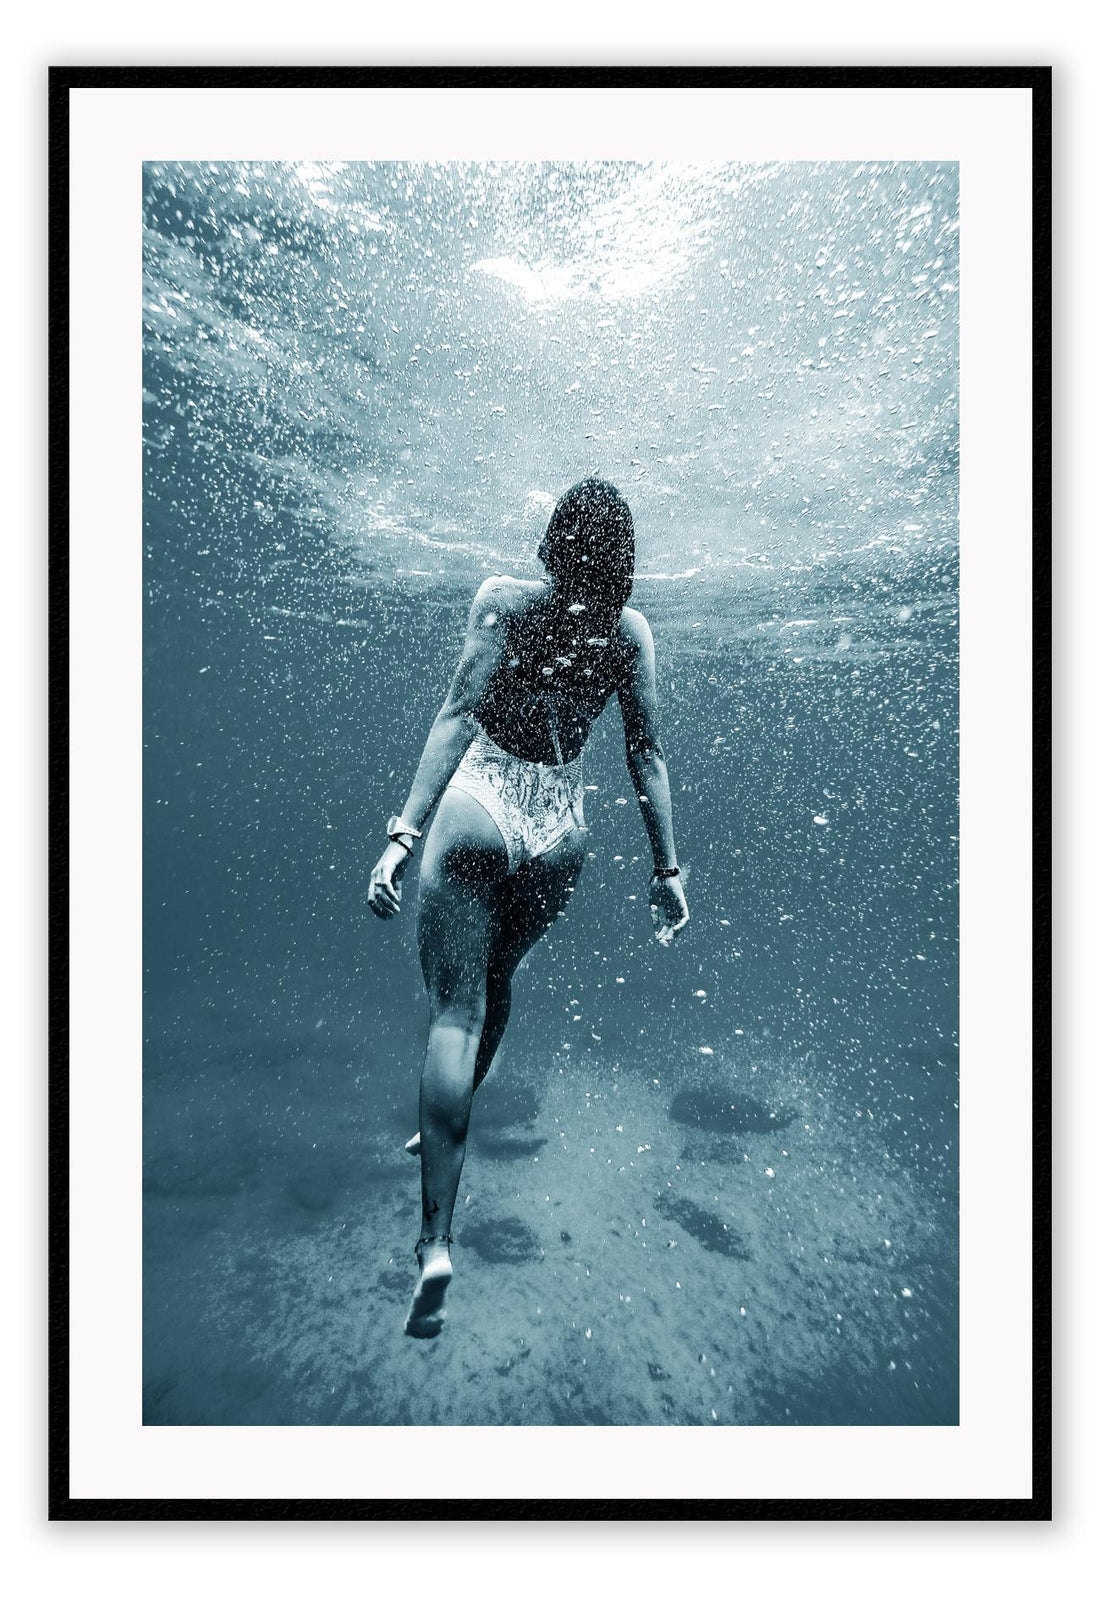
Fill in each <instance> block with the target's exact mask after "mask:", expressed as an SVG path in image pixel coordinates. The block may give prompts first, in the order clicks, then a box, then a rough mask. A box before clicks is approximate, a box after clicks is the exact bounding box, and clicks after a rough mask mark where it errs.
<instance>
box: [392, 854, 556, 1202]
mask: <svg viewBox="0 0 1100 1613" xmlns="http://www.w3.org/2000/svg"><path fill="white" fill-rule="evenodd" d="M584 850H585V836H584V834H583V833H574V834H571V835H568V836H567V837H566V839H565V840H563V841H561V842H560V843H559V844H558V845H557V846H555V847H554V849H553V850H552V851H548V852H545V853H544V854H543V856H541V857H536V858H535V859H534V861H533V862H529V863H525V864H524V865H523V867H522V868H520V869H519V870H518V871H517V872H516V873H515V874H512V875H510V876H509V877H508V878H506V879H502V880H501V882H500V885H499V887H498V888H497V891H496V897H495V903H494V918H493V926H492V935H491V938H490V943H489V954H488V961H487V964H486V970H485V995H484V1018H483V1022H482V1027H481V1035H480V1037H479V1039H478V1046H477V1054H476V1057H475V1060H474V1077H473V1085H472V1087H471V1096H472V1095H473V1093H474V1092H476V1091H477V1089H478V1087H479V1086H480V1085H481V1083H482V1082H483V1081H484V1079H485V1077H486V1076H487V1075H488V1073H489V1071H490V1069H491V1067H492V1063H493V1059H494V1058H495V1056H496V1051H497V1048H498V1047H499V1046H500V1042H501V1038H502V1037H503V1035H504V1032H505V1030H506V1028H507V1025H508V1015H509V1013H510V1012H511V1007H512V975H513V974H514V972H515V969H516V966H517V965H518V963H519V962H520V960H521V958H523V957H524V955H525V954H526V953H527V952H529V951H530V950H531V948H532V947H533V946H534V945H535V943H536V941H539V940H541V938H542V937H543V936H544V935H545V934H546V931H547V930H548V929H549V928H550V925H551V924H552V923H553V922H554V920H555V919H556V918H557V917H559V915H560V914H561V913H563V912H564V911H565V906H566V903H567V902H568V901H569V898H570V896H571V895H572V894H573V890H574V888H575V886H576V883H577V880H578V878H579V877H580V871H581V868H582V867H583V866H584ZM421 888H422V889H423V886H422V887H421ZM429 990H430V988H429ZM468 1123H469V1114H468V1110H467V1124H468ZM405 1147H406V1149H407V1150H408V1151H409V1153H411V1154H414V1155H415V1154H419V1153H420V1151H421V1132H419V1131H418V1132H417V1133H416V1135H415V1137H410V1138H409V1140H408V1142H407V1143H406V1144H405ZM456 1191H457V1180H456Z"/></svg>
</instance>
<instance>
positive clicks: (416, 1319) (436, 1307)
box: [405, 1238, 454, 1339]
mask: <svg viewBox="0 0 1100 1613" xmlns="http://www.w3.org/2000/svg"><path fill="white" fill-rule="evenodd" d="M416 1252H417V1256H418V1258H419V1260H420V1275H419V1276H418V1277H417V1279H416V1287H415V1288H414V1289H413V1297H412V1304H411V1305H410V1306H409V1314H408V1316H406V1318H405V1332H406V1333H408V1334H409V1335H410V1336H411V1337H412V1338H414V1339H434V1338H435V1337H436V1335H437V1334H438V1333H439V1332H440V1331H441V1330H442V1327H443V1323H444V1322H445V1321H446V1319H447V1312H446V1309H445V1301H446V1298H447V1289H448V1287H449V1286H450V1281H451V1278H452V1276H453V1275H454V1269H453V1267H452V1265H451V1240H450V1238H440V1239H438V1240H436V1239H432V1240H431V1241H430V1242H423V1241H422V1242H420V1243H418V1244H417V1246H416Z"/></svg>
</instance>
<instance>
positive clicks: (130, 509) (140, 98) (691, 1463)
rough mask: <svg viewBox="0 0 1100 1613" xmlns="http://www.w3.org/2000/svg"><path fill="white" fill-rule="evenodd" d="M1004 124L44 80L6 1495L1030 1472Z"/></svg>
mask: <svg viewBox="0 0 1100 1613" xmlns="http://www.w3.org/2000/svg"><path fill="white" fill-rule="evenodd" d="M1050 116H1051V101H1050V74H1049V70H1048V69H1046V68H1042V67H1035V68H1022V67H990V68H970V67H968V68H952V67H943V68H926V67H922V68H904V67H897V68H850V69H836V68H834V69H818V68H802V69H789V68H784V69H764V68H760V69H733V68H690V69H689V68H675V69H672V68H669V69H653V68H645V69H643V68H599V69H597V68H569V69H565V68H562V69H550V68H523V67H517V68H510V69H500V68H478V69H473V68H422V67H420V68H411V67H410V68H402V69H394V68H372V69H346V68H341V69H318V68H285V69H274V68H254V69H252V68H225V69H213V68H194V69H184V68H163V69H162V68H143V69H137V68H118V69H112V68H79V67H65V68H57V69H54V70H53V71H52V74H51V86H50V147H51V176H50V186H51V212H50V217H51V310H52V332H51V336H52V342H51V360H50V363H51V414H52V468H51V476H52V483H51V488H52V515H51V537H50V542H51V574H52V584H51V586H52V599H53V611H54V618H53V636H52V656H53V667H52V677H51V689H52V698H53V705H52V725H53V729H52V741H53V743H52V754H53V763H52V767H53V774H52V811H53V817H52V829H51V833H52V849H53V857H52V870H53V891H52V969H53V992H52V1002H53V1004H54V1023H53V1031H52V1036H53V1040H52V1047H53V1055H52V1072H51V1160H52V1163H53V1176H52V1190H51V1257H52V1282H51V1307H52V1309H51V1334H50V1336H51V1357H52V1359H51V1382H52V1405H51V1454H50V1471H51V1513H52V1516H53V1517H55V1518H58V1519H74V1518H81V1519H96V1518H103V1519H110V1518H123V1517H127V1518H135V1517H137V1518H160V1519H195V1518H213V1519H219V1518H225V1519H229V1518H256V1519H264V1518H287V1519H296V1518H319V1517H320V1518H336V1519H340V1518H347V1519H354V1518H434V1517H447V1518H450V1519H454V1518H471V1519H477V1518H500V1519H520V1518H529V1519H542V1518H550V1519H572V1518H599V1519H646V1518H654V1519H677V1518H688V1519H691V1518H701V1519H706V1518H713V1519H737V1518H884V1519H885V1518H894V1519H908V1518H913V1519H922V1518H923V1519H927V1518H1021V1519H1023V1518H1035V1519H1038V1518H1045V1517H1048V1516H1049V1515H1050V1412H1049V1396H1050V1243H1049V1239H1050V1228H1049V1211H1048V1203H1049V1181H1050V1160H1049V1136H1050V1125H1049V1087H1048V1069H1047V1050H1048V1039H1047V1038H1048V1031H1047V1023H1046V1019H1047V1008H1048V997H1047V978H1048V968H1049V958H1048V956H1047V951H1046V941H1045V937H1046V935H1047V933H1048V925H1047V922H1046V909H1045V904H1046V903H1047V902H1048V900H1049V897H1048V895H1047V890H1048V886H1047V882H1046V878H1045V872H1044V870H1045V867H1046V857H1047V838H1046V837H1047V827H1046V824H1047V820H1046V817H1045V807H1043V808H1041V811H1040V816H1039V818H1038V831H1037V839H1036V840H1035V841H1034V842H1033V840H1032V835H1033V832H1035V831H1033V825H1032V818H1031V810H1030V805H1029V803H1030V801H1031V797H1032V787H1033V765H1035V764H1033V754H1032V744H1031V734H1032V730H1031V724H1032V720H1033V714H1034V720H1035V721H1036V722H1037V725H1038V726H1037V730H1036V731H1037V733H1038V736H1039V737H1038V748H1037V751H1036V752H1035V757H1036V762H1037V768H1038V776H1039V778H1040V780H1042V779H1043V778H1044V777H1045V774H1046V769H1047V766H1048V763H1047V741H1046V722H1047V718H1048V711H1047V702H1048V699H1049V694H1048V688H1047V681H1046V673H1045V671H1043V669H1044V668H1045V667H1046V666H1047V664H1048V661H1047V654H1048V648H1049V640H1048V635H1047V628H1046V626H1045V623H1046V620H1047V614H1046V611H1047V597H1048V578H1049V559H1048V542H1049V522H1050V480H1049V478H1050V470H1049V467H1050V422H1049V386H1050V372H1049V320H1050V303H1049V255H1050V218H1049V214H1050ZM1033 599H1034V600H1036V601H1037V603H1038V606H1039V613H1038V616H1037V618H1036V621H1037V624H1038V626H1037V630H1036V629H1033V624H1032V610H1033ZM1033 632H1034V634H1035V636H1034V638H1033ZM1031 643H1034V645H1035V655H1036V657H1037V661H1036V664H1037V665H1038V666H1039V668H1040V673H1041V676H1040V679H1039V680H1038V682H1037V684H1036V686H1035V688H1034V691H1033V686H1032V657H1031V656H1029V654H1028V645H1029V644H1031ZM1033 844H1034V846H1035V848H1036V850H1037V853H1038V868H1039V875H1040V878H1039V881H1038V884H1037V886H1036V887H1035V888H1036V889H1037V890H1038V892H1039V903H1040V920H1041V922H1040V925H1039V928H1038V932H1037V933H1038V935H1039V936H1040V937H1042V938H1044V939H1043V940H1042V941H1041V944H1040V947H1039V950H1038V953H1037V955H1035V956H1034V957H1033V950H1032V942H1031V933H1032V913H1033V908H1032V890H1031V888H1029V887H1030V877H1029V876H1030V867H1031V855H1032V847H1033ZM1033 1003H1034V1004H1036V1005H1037V1008H1038V1013H1037V1017H1036V1021H1035V1024H1034V1026H1032V1023H1031V1018H1032V1004H1033ZM1035 1049H1038V1052H1037V1053H1036V1052H1035Z"/></svg>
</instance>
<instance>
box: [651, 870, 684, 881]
mask: <svg viewBox="0 0 1100 1613" xmlns="http://www.w3.org/2000/svg"><path fill="white" fill-rule="evenodd" d="M651 877H652V878H653V879H679V877H680V870H679V868H655V869H654V870H653V874H652V876H651Z"/></svg>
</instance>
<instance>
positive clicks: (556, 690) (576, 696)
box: [475, 577, 629, 762]
mask: <svg viewBox="0 0 1100 1613" xmlns="http://www.w3.org/2000/svg"><path fill="white" fill-rule="evenodd" d="M494 581H495V582H496V583H498V584H499V585H500V586H499V587H498V588H496V589H494V598H493V600H492V604H493V606H494V607H495V608H496V609H498V610H499V620H500V626H501V628H502V630H503V631H502V640H503V642H502V650H501V656H500V662H499V665H498V666H497V668H496V669H495V671H494V672H493V674H492V676H491V677H490V679H489V682H488V685H487V687H486V689H485V693H484V695H483V697H482V699H481V701H480V702H479V705H478V708H477V710H476V712H475V716H476V717H477V720H478V722H480V724H481V726H482V727H483V728H484V729H485V731H486V733H487V734H488V735H489V737H490V738H491V739H492V740H494V741H495V742H496V743H497V744H498V745H499V746H500V747H501V748H502V749H503V750H506V751H510V752H511V753H512V754H513V755H514V756H520V757H522V758H523V759H524V760H525V761H531V762H552V761H554V760H555V759H556V755H557V751H556V748H555V743H554V732H553V729H554V725H555V724H556V727H557V737H558V742H559V743H560V747H561V754H562V756H563V757H564V759H565V760H566V761H571V760H572V759H573V758H574V757H575V756H579V755H580V753H581V751H582V750H583V748H584V745H585V742H586V740H587V739H588V735H589V732H590V730H591V728H592V725H593V723H594V722H595V720H596V718H597V717H598V716H599V715H600V712H601V711H602V710H603V708H604V706H605V705H606V704H607V702H608V699H609V698H610V696H611V695H612V693H613V692H614V691H615V689H616V688H617V687H618V685H619V682H620V679H621V676H622V672H623V668H624V664H625V659H626V656H627V653H628V650H629V645H628V641H627V637H626V635H625V634H624V632H623V622H622V616H623V612H622V610H621V608H619V607H614V608H612V609H610V610H609V609H608V608H607V607H603V608H600V607H599V606H598V605H594V604H593V603H591V602H590V601H585V600H584V599H582V598H579V597H576V595H575V593H574V594H573V595H572V597H571V595H570V594H569V593H566V592H565V591H564V590H562V589H559V588H557V587H555V586H554V584H553V583H545V582H528V581H523V580H520V579H518V578H515V577H500V578H497V579H494ZM486 624H487V625H489V618H488V617H486Z"/></svg>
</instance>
